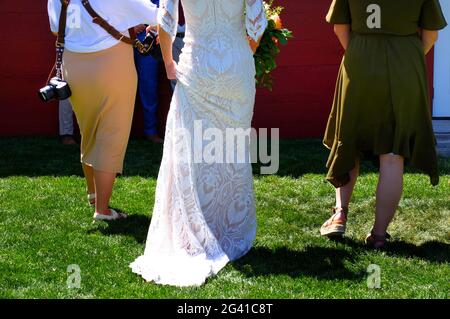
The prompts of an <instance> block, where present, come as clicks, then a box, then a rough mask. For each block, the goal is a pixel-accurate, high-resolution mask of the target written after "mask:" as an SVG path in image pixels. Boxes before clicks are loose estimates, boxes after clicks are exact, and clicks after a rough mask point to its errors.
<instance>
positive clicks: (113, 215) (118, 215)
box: [94, 208, 128, 221]
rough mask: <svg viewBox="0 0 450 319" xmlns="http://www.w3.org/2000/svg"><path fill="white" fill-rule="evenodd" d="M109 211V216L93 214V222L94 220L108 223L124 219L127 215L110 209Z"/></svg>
mask: <svg viewBox="0 0 450 319" xmlns="http://www.w3.org/2000/svg"><path fill="white" fill-rule="evenodd" d="M109 211H110V212H111V214H110V215H106V214H99V213H95V214H94V221H96V220H105V221H110V220H118V219H126V218H127V217H128V215H127V214H124V213H118V212H116V211H115V210H114V209H112V208H110V209H109Z"/></svg>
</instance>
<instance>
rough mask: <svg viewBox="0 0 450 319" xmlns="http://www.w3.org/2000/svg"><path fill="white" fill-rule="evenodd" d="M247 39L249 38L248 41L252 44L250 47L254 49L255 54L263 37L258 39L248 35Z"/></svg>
mask: <svg viewBox="0 0 450 319" xmlns="http://www.w3.org/2000/svg"><path fill="white" fill-rule="evenodd" d="M247 39H248V43H249V44H250V48H251V49H252V51H253V54H255V53H256V50H258V47H259V44H260V43H261V39H262V37H260V38H259V39H258V41H255V40H253V39H252V38H251V37H247Z"/></svg>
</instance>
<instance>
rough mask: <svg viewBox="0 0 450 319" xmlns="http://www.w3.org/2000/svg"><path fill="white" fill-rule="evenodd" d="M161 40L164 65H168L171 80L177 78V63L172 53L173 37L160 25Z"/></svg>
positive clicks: (167, 71)
mask: <svg viewBox="0 0 450 319" xmlns="http://www.w3.org/2000/svg"><path fill="white" fill-rule="evenodd" d="M158 34H159V42H160V44H161V51H162V56H163V59H164V65H165V67H166V73H167V78H168V79H169V80H175V79H176V63H175V61H174V60H173V55H172V37H171V36H170V34H169V33H167V32H166V31H164V29H163V28H161V26H158Z"/></svg>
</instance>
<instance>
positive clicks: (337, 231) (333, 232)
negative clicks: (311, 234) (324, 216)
mask: <svg viewBox="0 0 450 319" xmlns="http://www.w3.org/2000/svg"><path fill="white" fill-rule="evenodd" d="M338 209H339V208H337V207H335V208H333V215H332V216H331V217H330V218H329V219H328V220H327V221H326V222H325V223H324V224H323V225H322V227H320V234H321V235H322V236H328V237H335V236H343V235H344V234H345V231H346V227H347V214H348V208H346V207H342V208H341V209H340V211H338ZM338 215H343V216H344V219H337V216H338Z"/></svg>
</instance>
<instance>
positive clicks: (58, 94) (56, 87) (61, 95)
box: [38, 77, 72, 102]
mask: <svg viewBox="0 0 450 319" xmlns="http://www.w3.org/2000/svg"><path fill="white" fill-rule="evenodd" d="M38 94H39V98H40V99H41V100H42V101H43V102H50V101H52V100H66V99H68V98H69V97H70V96H71V95H72V91H71V90H70V87H69V84H68V83H67V82H66V81H63V80H61V79H60V78H58V77H54V78H52V79H51V80H50V81H49V82H48V84H47V86H45V87H44V88H42V89H40V90H39V93H38Z"/></svg>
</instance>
